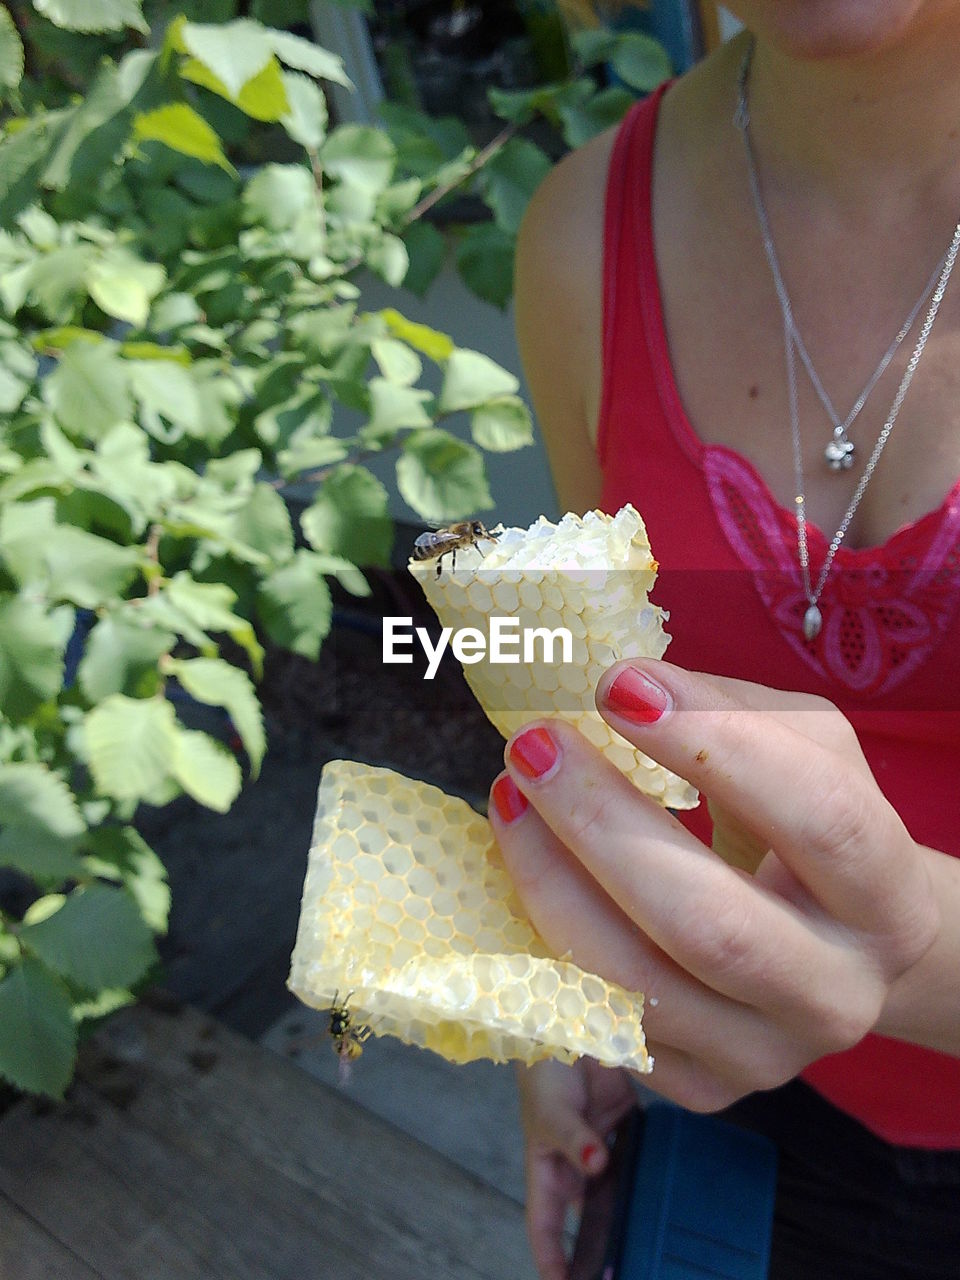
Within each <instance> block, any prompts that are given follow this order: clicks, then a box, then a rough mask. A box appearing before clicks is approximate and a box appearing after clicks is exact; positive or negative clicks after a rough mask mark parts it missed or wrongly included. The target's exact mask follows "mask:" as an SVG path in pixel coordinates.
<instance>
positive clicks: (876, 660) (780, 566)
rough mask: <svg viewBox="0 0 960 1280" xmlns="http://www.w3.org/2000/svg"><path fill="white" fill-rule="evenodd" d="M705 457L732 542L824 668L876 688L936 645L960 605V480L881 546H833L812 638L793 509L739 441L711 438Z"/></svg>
mask: <svg viewBox="0 0 960 1280" xmlns="http://www.w3.org/2000/svg"><path fill="white" fill-rule="evenodd" d="M703 467H704V472H705V475H706V479H707V485H708V488H709V491H710V497H711V500H712V502H713V507H714V510H715V512H716V515H717V519H718V520H719V522H720V527H721V528H722V530H723V533H724V536H725V538H726V539H727V542H728V543H729V544H730V546H731V547H732V549H733V550H734V552H735V553H736V555H737V557H738V558H739V559H740V561H741V563H742V564H743V565H744V566H745V567H746V568H748V569H750V570H751V572H752V574H753V581H754V585H755V587H756V589H757V592H758V593H759V595H760V598H761V599H762V600H763V602H764V604H765V605H766V607H767V609H768V611H769V613H770V616H771V617H772V619H773V621H774V623H775V624H776V626H777V628H778V629H779V630H780V632H781V633H782V634H783V636H784V639H785V640H786V641H787V643H788V644H790V645H791V646H792V647H793V649H794V650H795V651H796V652H797V653H798V654H799V655H800V657H801V658H802V659H803V660H804V662H806V663H807V664H808V665H809V666H810V667H812V668H813V669H814V670H815V671H816V672H817V673H818V674H819V675H820V676H822V677H823V678H824V679H828V680H830V679H832V680H835V681H837V682H839V683H840V684H841V685H843V686H844V687H846V688H847V689H851V690H853V691H854V692H856V693H858V694H860V695H862V696H868V697H870V696H874V695H880V694H883V693H885V692H886V691H887V690H889V689H892V688H893V687H894V686H895V685H898V684H900V682H901V681H903V680H905V679H906V678H907V676H909V675H910V674H911V673H912V672H913V671H915V670H916V669H917V667H919V666H920V664H921V663H922V662H923V661H924V660H925V659H926V658H927V657H928V656H929V655H930V654H931V653H932V652H933V650H934V649H935V648H936V646H937V644H938V643H939V642H940V640H942V638H943V636H944V635H945V634H946V632H947V630H948V628H949V626H950V624H951V622H952V621H953V619H954V617H955V616H956V613H957V608H958V606H960V484H958V485H957V486H955V488H954V489H953V490H952V491H951V494H950V495H949V497H948V498H947V500H946V501H945V502H944V503H943V505H942V506H941V507H940V508H938V509H937V511H935V512H931V513H930V515H929V516H925V517H923V518H922V519H920V520H918V521H917V522H916V523H915V524H912V525H908V526H906V527H905V528H903V529H900V530H898V531H897V533H895V534H894V535H893V537H892V538H891V539H890V540H889V541H888V542H887V543H885V544H884V545H883V546H882V547H876V548H867V549H864V550H855V551H851V550H847V549H846V548H841V549H840V551H838V552H837V556H836V559H835V560H834V563H833V566H832V568H831V571H830V574H829V576H828V578H827V581H826V585H825V586H824V589H823V593H822V594H821V596H820V599H819V601H818V603H819V606H820V611H821V613H822V614H823V629H822V630H821V632H820V634H819V636H817V638H816V639H815V640H813V641H809V642H808V641H806V640H804V638H803V631H802V622H803V615H804V613H805V611H806V608H807V600H806V597H805V595H804V593H803V583H802V581H801V577H800V565H799V562H798V560H797V526H796V520H795V518H794V516H793V515H792V514H791V513H789V512H787V511H785V510H784V508H783V507H781V506H780V505H779V504H778V503H777V502H776V501H775V500H774V498H773V495H772V494H771V493H770V490H769V488H768V487H767V485H766V484H765V483H764V481H763V480H762V478H761V477H760V476H759V474H758V473H757V471H756V470H755V469H754V467H753V466H752V465H751V464H750V463H749V462H748V461H747V460H746V458H743V457H741V456H740V455H739V454H737V453H735V452H734V451H732V450H730V449H726V448H724V447H723V446H719V445H712V446H709V447H706V448H705V449H704V452H703ZM808 541H809V545H810V563H811V577H812V578H813V580H814V581H816V577H817V574H818V573H819V569H820V566H821V565H822V564H823V560H824V557H825V556H826V552H827V543H826V540H825V539H824V537H823V534H822V533H821V532H820V530H818V529H816V528H814V527H809V528H808Z"/></svg>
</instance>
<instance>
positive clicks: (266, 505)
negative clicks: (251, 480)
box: [233, 483, 293, 564]
mask: <svg viewBox="0 0 960 1280" xmlns="http://www.w3.org/2000/svg"><path fill="white" fill-rule="evenodd" d="M233 528H234V535H235V537H236V538H237V539H238V540H239V541H241V542H243V543H244V544H245V545H246V546H248V547H252V548H253V549H254V550H255V551H260V552H262V553H263V554H264V555H265V556H268V557H269V559H270V560H272V561H273V562H274V564H283V563H284V562H285V561H287V560H289V559H290V557H291V556H292V555H293V526H292V524H291V523H290V512H289V510H288V508H287V504H286V503H285V502H284V500H283V498H282V497H281V496H280V494H279V493H278V492H277V491H276V489H274V488H273V486H272V485H269V484H266V483H260V484H258V485H257V486H256V487H255V489H254V491H253V494H252V495H251V498H250V501H249V502H248V503H246V505H245V506H243V507H241V508H240V510H239V511H238V512H237V513H236V515H235V517H234V521H233Z"/></svg>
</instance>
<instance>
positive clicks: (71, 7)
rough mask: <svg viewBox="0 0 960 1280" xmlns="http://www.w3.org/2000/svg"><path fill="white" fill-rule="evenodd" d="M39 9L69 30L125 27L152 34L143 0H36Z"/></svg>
mask: <svg viewBox="0 0 960 1280" xmlns="http://www.w3.org/2000/svg"><path fill="white" fill-rule="evenodd" d="M33 7H34V8H35V9H36V11H37V12H38V13H42V14H43V16H44V17H45V18H49V20H50V21H51V22H52V23H53V24H54V25H55V26H58V27H65V28H66V29H67V30H68V31H123V30H124V28H126V27H133V29H134V30H135V31H142V32H143V34H144V35H149V33H150V28H149V27H148V26H147V24H146V22H145V21H144V19H143V13H142V12H141V4H140V0H33Z"/></svg>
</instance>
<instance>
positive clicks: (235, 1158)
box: [0, 1007, 533, 1280]
mask: <svg viewBox="0 0 960 1280" xmlns="http://www.w3.org/2000/svg"><path fill="white" fill-rule="evenodd" d="M424 1276H429V1277H431V1280H532V1277H533V1270H532V1265H531V1263H530V1260H529V1255H528V1252H527V1248H526V1245H525V1241H524V1231H523V1223H522V1215H521V1210H520V1208H519V1206H518V1205H517V1204H516V1202H515V1201H514V1200H511V1199H509V1198H508V1197H507V1196H504V1195H502V1194H500V1193H498V1192H497V1191H495V1190H494V1189H493V1188H491V1187H490V1186H489V1185H488V1184H486V1183H484V1182H482V1181H481V1180H479V1179H476V1178H473V1177H471V1176H470V1175H469V1174H467V1173H465V1172H464V1170H463V1169H461V1168H459V1167H458V1166H457V1165H455V1164H453V1163H451V1162H450V1161H448V1160H446V1159H445V1158H444V1157H442V1156H440V1155H438V1154H437V1153H436V1152H435V1151H433V1150H431V1149H430V1148H429V1147H427V1146H424V1145H423V1144H421V1143H419V1142H417V1141H415V1140H414V1139H412V1138H410V1137H408V1136H406V1135H404V1134H402V1133H400V1132H399V1131H398V1130H396V1129H394V1128H393V1127H392V1126H390V1125H388V1124H386V1123H385V1122H383V1121H382V1120H379V1119H377V1118H376V1117H374V1116H372V1115H371V1114H370V1113H369V1112H367V1111H364V1110H363V1109H362V1108H360V1107H358V1106H357V1105H356V1104H355V1103H353V1102H351V1101H350V1100H349V1098H348V1097H346V1096H344V1095H343V1094H342V1093H340V1092H338V1091H337V1090H334V1089H332V1088H330V1087H328V1086H325V1085H323V1084H320V1083H319V1082H317V1081H315V1080H312V1079H310V1078H309V1077H308V1076H306V1075H305V1073H304V1072H302V1071H300V1070H299V1069H298V1068H297V1067H295V1066H294V1065H293V1064H291V1063H289V1062H286V1061H284V1060H283V1059H282V1058H280V1057H278V1056H276V1055H274V1054H272V1053H270V1052H268V1051H267V1050H265V1049H263V1048H261V1047H259V1046H257V1045H255V1044H251V1043H250V1042H249V1041H248V1040H246V1039H244V1038H243V1037H241V1036H238V1035H237V1034H235V1033H234V1032H232V1031H229V1030H227V1029H226V1028H225V1027H224V1026H223V1025H222V1024H220V1023H218V1022H214V1021H213V1020H211V1019H210V1018H208V1017H207V1016H206V1015H203V1014H201V1013H198V1012H196V1011H195V1010H192V1009H190V1008H189V1007H181V1008H179V1009H175V1010H172V1011H166V1012H163V1011H159V1010H157V1009H150V1008H144V1007H141V1008H137V1009H134V1010H131V1011H128V1012H126V1013H124V1014H123V1015H121V1016H120V1017H118V1018H117V1019H115V1020H114V1021H112V1022H111V1023H109V1024H108V1025H107V1027H106V1028H104V1029H103V1030H102V1031H101V1032H100V1034H99V1035H98V1037H97V1038H96V1039H95V1040H93V1041H92V1042H90V1043H89V1044H88V1045H87V1046H86V1048H85V1051H84V1054H83V1061H82V1065H81V1071H80V1076H79V1080H78V1083H77V1085H76V1086H75V1088H74V1089H73V1091H72V1093H71V1096H70V1100H69V1102H67V1103H65V1104H63V1105H60V1106H55V1107H51V1108H49V1109H45V1110H43V1111H41V1112H39V1113H38V1111H37V1110H36V1108H35V1107H34V1106H32V1105H31V1104H30V1103H26V1102H25V1103H21V1104H19V1105H18V1106H16V1107H15V1108H14V1109H12V1110H11V1111H9V1112H8V1113H7V1114H6V1115H5V1116H3V1118H2V1119H0V1280H41V1278H42V1280H95V1278H99V1280H199V1277H206V1278H209V1277H216V1280H314V1278H317V1280H325V1278H326V1277H330V1280H420V1278H421V1277H424Z"/></svg>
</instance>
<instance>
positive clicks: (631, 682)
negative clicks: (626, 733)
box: [604, 667, 671, 724]
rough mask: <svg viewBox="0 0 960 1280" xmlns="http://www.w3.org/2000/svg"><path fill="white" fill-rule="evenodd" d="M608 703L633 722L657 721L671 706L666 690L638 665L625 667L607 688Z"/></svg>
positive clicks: (615, 711) (625, 718) (612, 708)
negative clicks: (640, 669) (638, 668)
mask: <svg viewBox="0 0 960 1280" xmlns="http://www.w3.org/2000/svg"><path fill="white" fill-rule="evenodd" d="M604 702H605V703H606V704H607V706H608V707H609V708H610V710H611V711H613V712H614V713H615V714H616V715H618V716H622V717H623V719H624V720H629V721H630V722H631V724H654V723H655V722H656V721H657V720H659V719H660V717H661V716H662V715H663V713H664V712H665V711H666V710H667V708H668V707H669V706H670V705H671V699H670V695H669V693H667V691H666V689H661V687H660V686H659V685H658V684H657V683H656V682H655V681H653V680H651V679H650V677H649V676H647V675H644V673H643V672H642V671H638V670H637V669H636V667H624V669H623V670H622V671H621V672H620V674H619V675H618V676H617V678H616V680H614V682H613V684H612V685H611V686H610V688H609V689H608V690H607V692H606V695H605V697H604Z"/></svg>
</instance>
